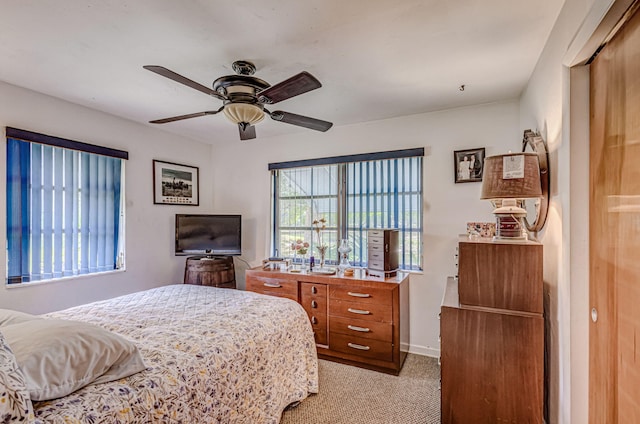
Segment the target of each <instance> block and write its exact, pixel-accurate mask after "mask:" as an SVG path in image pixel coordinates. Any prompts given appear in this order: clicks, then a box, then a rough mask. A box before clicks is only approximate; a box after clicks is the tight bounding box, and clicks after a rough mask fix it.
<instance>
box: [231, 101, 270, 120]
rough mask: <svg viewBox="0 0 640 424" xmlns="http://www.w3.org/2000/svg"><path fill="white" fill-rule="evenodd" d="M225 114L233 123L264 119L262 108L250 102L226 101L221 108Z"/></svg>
mask: <svg viewBox="0 0 640 424" xmlns="http://www.w3.org/2000/svg"><path fill="white" fill-rule="evenodd" d="M223 112H224V114H225V116H226V117H227V118H228V119H229V120H230V121H231V122H233V123H234V124H240V123H247V124H249V125H254V124H257V123H258V122H260V121H262V120H263V119H264V110H262V108H261V107H260V106H257V105H255V104H251V103H227V104H226V105H225V106H224V110H223Z"/></svg>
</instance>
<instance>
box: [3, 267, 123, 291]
mask: <svg viewBox="0 0 640 424" xmlns="http://www.w3.org/2000/svg"><path fill="white" fill-rule="evenodd" d="M125 271H126V268H121V269H114V270H110V271H102V272H94V273H92V274H81V275H73V276H69V277H58V278H51V279H49V280H38V281H29V282H27V283H19V284H7V283H6V282H5V284H4V286H5V288H7V289H16V288H25V287H34V286H41V285H43V284H50V283H54V284H55V283H63V282H68V281H75V280H82V279H87V278H94V277H101V276H105V275H109V274H117V273H120V272H125Z"/></svg>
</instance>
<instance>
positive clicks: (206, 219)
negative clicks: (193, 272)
mask: <svg viewBox="0 0 640 424" xmlns="http://www.w3.org/2000/svg"><path fill="white" fill-rule="evenodd" d="M241 221H242V219H241V216H240V215H180V214H176V245H175V246H176V247H175V253H176V255H210V256H233V255H240V254H242V249H241V243H240V227H241Z"/></svg>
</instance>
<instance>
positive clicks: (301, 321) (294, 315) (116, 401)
mask: <svg viewBox="0 0 640 424" xmlns="http://www.w3.org/2000/svg"><path fill="white" fill-rule="evenodd" d="M45 318H46V319H63V320H75V321H82V322H86V323H89V324H94V325H98V326H100V327H102V328H104V329H106V330H108V331H109V332H112V333H116V334H119V335H121V336H123V338H125V339H127V340H130V341H133V343H134V344H135V345H136V346H137V348H138V350H139V353H140V355H141V357H142V359H143V361H144V367H145V369H144V370H143V371H141V372H137V373H135V374H133V375H130V376H128V377H125V378H121V379H118V380H116V381H112V382H106V383H98V384H89V385H87V386H85V387H83V388H80V389H78V390H76V391H74V392H73V393H71V394H69V395H66V396H64V397H62V398H58V399H53V400H47V401H34V402H33V403H32V404H33V414H34V416H35V420H36V421H35V422H36V423H92V424H95V423H105V424H106V423H109V424H115V423H154V422H159V423H185V424H190V423H251V424H256V423H278V422H279V420H280V416H281V414H282V411H283V410H284V409H285V408H286V407H287V406H288V405H289V404H292V403H295V402H298V401H301V400H303V399H304V398H306V397H307V396H308V394H309V393H317V392H318V363H317V355H316V349H315V342H314V338H313V332H312V329H311V326H310V324H309V320H308V318H307V316H306V313H305V311H304V310H303V309H302V307H301V306H300V305H299V304H298V303H296V302H293V301H290V300H287V299H280V298H275V297H269V296H263V295H260V294H256V293H251V292H245V291H239V290H230V289H218V288H213V287H202V286H195V285H170V286H164V287H159V288H156V289H151V290H147V291H143V292H138V293H133V294H130V295H126V296H121V297H117V298H114V299H109V300H105V301H100V302H95V303H90V304H87V305H81V306H77V307H73V308H70V309H66V310H64V311H59V312H55V313H51V314H47V315H46V316H45ZM3 328H7V327H0V332H4V331H3Z"/></svg>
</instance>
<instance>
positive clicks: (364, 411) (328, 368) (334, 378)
mask: <svg viewBox="0 0 640 424" xmlns="http://www.w3.org/2000/svg"><path fill="white" fill-rule="evenodd" d="M319 362H320V368H319V377H320V393H318V394H316V395H311V396H309V397H308V398H307V399H305V400H304V401H302V403H300V404H299V405H298V406H296V407H295V408H291V409H289V410H287V411H285V412H284V413H283V415H282V419H281V421H280V424H360V423H361V424H439V423H440V382H439V380H440V367H439V366H438V360H437V359H436V358H429V357H426V356H420V355H413V354H410V355H408V356H407V359H406V361H405V363H404V367H403V368H402V371H401V372H400V375H399V376H397V377H396V376H393V375H387V374H383V373H379V372H376V371H369V370H365V369H362V368H357V367H351V366H348V365H343V364H338V363H335V362H330V361H324V360H320V361H319Z"/></svg>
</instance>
